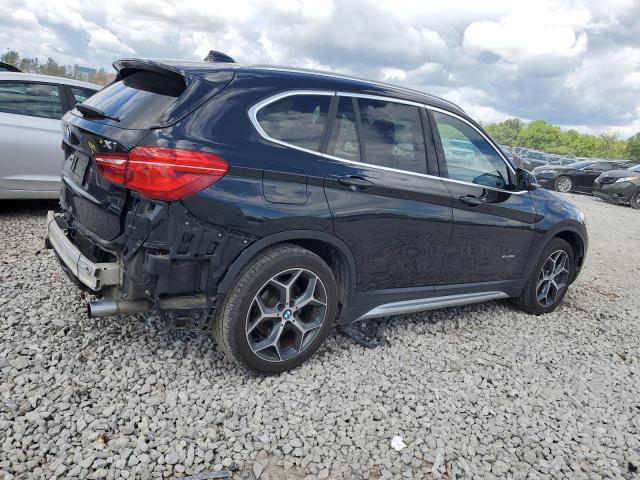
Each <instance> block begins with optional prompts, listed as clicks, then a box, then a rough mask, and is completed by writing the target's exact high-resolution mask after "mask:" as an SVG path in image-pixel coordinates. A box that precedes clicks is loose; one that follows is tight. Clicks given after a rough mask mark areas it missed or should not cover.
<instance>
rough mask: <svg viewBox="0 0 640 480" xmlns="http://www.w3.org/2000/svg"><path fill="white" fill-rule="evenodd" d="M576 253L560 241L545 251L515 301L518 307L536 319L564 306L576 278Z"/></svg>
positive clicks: (563, 241) (547, 247) (554, 240)
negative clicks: (536, 316)
mask: <svg viewBox="0 0 640 480" xmlns="http://www.w3.org/2000/svg"><path fill="white" fill-rule="evenodd" d="M574 258H575V257H574V256H573V249H572V248H571V245H569V243H568V242H567V241H565V240H563V239H561V238H554V239H553V240H552V241H551V242H549V244H548V245H547V246H546V247H545V248H544V250H543V251H542V254H541V255H540V259H539V260H538V263H537V264H536V267H535V268H534V270H533V272H532V273H531V276H530V277H529V279H528V280H527V283H526V285H525V287H524V289H523V291H522V294H521V295H520V296H519V297H517V298H516V299H514V303H515V305H516V307H518V308H519V309H521V310H524V311H525V312H527V313H533V314H536V315H539V314H542V313H549V312H552V311H553V310H555V309H556V307H557V306H558V305H559V304H560V303H561V302H562V299H563V298H564V296H565V294H566V293H567V288H568V287H569V283H570V282H571V279H572V278H573V276H574V274H575V261H574Z"/></svg>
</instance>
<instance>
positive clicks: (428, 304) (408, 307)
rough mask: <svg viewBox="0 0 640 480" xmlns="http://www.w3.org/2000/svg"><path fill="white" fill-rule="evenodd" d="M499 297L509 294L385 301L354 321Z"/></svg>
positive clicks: (496, 292)
mask: <svg viewBox="0 0 640 480" xmlns="http://www.w3.org/2000/svg"><path fill="white" fill-rule="evenodd" d="M501 298H509V295H507V294H506V293H505V292H500V291H493V292H477V293H461V294H457V295H446V296H442V297H431V298H419V299H415V300H404V301H400V302H393V303H385V304H384V305H379V306H377V307H375V308H373V309H371V310H369V311H368V312H366V313H365V314H364V315H361V316H360V317H358V318H356V319H355V321H358V320H367V319H370V318H379V317H388V316H390V315H401V314H406V313H415V312H423V311H426V310H434V309H437V308H445V307H455V306H458V305H467V304H470V303H477V302H486V301H489V300H497V299H501Z"/></svg>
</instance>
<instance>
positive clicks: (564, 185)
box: [553, 175, 573, 193]
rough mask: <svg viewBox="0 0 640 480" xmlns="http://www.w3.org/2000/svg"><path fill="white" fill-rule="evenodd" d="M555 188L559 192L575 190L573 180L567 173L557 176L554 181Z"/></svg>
mask: <svg viewBox="0 0 640 480" xmlns="http://www.w3.org/2000/svg"><path fill="white" fill-rule="evenodd" d="M553 188H554V189H555V190H557V191H558V192H563V193H566V192H570V191H571V190H573V180H571V177H567V176H566V175H561V176H560V177H558V178H556V181H555V182H554V183H553Z"/></svg>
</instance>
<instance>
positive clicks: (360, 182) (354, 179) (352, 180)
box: [338, 175, 373, 189]
mask: <svg viewBox="0 0 640 480" xmlns="http://www.w3.org/2000/svg"><path fill="white" fill-rule="evenodd" d="M338 182H340V183H341V184H342V185H346V186H347V187H353V188H357V189H361V188H367V187H372V186H373V182H370V181H369V180H366V179H364V178H362V177H358V176H356V175H347V176H345V177H340V178H339V179H338Z"/></svg>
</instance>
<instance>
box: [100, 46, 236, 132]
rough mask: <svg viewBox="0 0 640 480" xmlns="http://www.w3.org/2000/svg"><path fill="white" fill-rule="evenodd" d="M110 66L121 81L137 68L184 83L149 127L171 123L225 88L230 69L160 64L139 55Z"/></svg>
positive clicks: (228, 81) (228, 79) (160, 61)
mask: <svg viewBox="0 0 640 480" xmlns="http://www.w3.org/2000/svg"><path fill="white" fill-rule="evenodd" d="M113 68H115V69H116V71H117V72H118V75H117V76H116V79H115V81H116V82H117V81H119V80H123V79H125V78H126V77H128V76H129V75H131V74H132V73H134V72H136V71H140V70H146V71H150V72H156V73H159V74H161V75H163V76H165V77H170V78H173V79H175V80H178V81H180V82H181V83H182V84H183V85H184V86H185V89H184V92H188V95H182V94H180V96H179V97H178V98H177V100H176V103H175V104H174V105H173V106H172V107H171V108H170V109H169V110H167V111H166V112H165V113H164V114H163V116H162V117H161V118H160V119H158V121H157V122H156V123H155V124H154V126H153V128H162V127H166V126H169V125H172V124H174V123H175V122H177V121H178V120H180V119H181V118H184V116H185V115H187V114H189V113H190V112H192V111H193V110H195V109H196V108H198V107H199V106H200V105H202V104H203V103H205V102H206V101H208V100H209V99H210V98H211V97H213V96H214V95H215V94H216V93H218V92H219V91H220V90H222V89H223V88H224V87H226V86H227V85H228V84H229V83H230V82H231V80H233V77H234V76H235V74H234V72H233V70H232V69H230V68H224V67H223V68H220V69H213V70H212V69H211V67H206V69H204V70H202V69H201V68H200V69H199V68H195V69H193V68H189V67H188V66H186V67H182V66H180V65H177V64H170V63H163V61H162V60H148V59H141V58H126V59H122V60H116V61H115V62H113Z"/></svg>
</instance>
